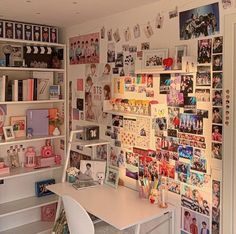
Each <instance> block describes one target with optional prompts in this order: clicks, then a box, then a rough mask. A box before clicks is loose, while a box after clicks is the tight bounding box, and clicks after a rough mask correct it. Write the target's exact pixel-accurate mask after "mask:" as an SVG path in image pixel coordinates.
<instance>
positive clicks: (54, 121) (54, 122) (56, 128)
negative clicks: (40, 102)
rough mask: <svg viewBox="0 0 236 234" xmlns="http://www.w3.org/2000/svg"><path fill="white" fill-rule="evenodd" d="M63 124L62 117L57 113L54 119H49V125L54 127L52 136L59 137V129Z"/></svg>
mask: <svg viewBox="0 0 236 234" xmlns="http://www.w3.org/2000/svg"><path fill="white" fill-rule="evenodd" d="M63 123H64V117H63V115H61V114H60V113H59V112H57V114H56V116H55V117H53V118H49V125H51V126H54V130H53V132H52V134H53V135H54V136H59V135H60V134H61V132H60V128H59V127H60V126H61V125H62V124H63Z"/></svg>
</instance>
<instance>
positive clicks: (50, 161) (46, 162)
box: [37, 156, 55, 167]
mask: <svg viewBox="0 0 236 234" xmlns="http://www.w3.org/2000/svg"><path fill="white" fill-rule="evenodd" d="M37 165H38V166H40V167H47V166H50V167H51V166H54V165H55V157H54V156H51V157H47V158H45V157H42V156H38V157H37Z"/></svg>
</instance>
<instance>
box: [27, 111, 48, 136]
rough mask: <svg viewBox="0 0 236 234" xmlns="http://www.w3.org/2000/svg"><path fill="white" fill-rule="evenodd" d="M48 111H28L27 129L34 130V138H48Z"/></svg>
mask: <svg viewBox="0 0 236 234" xmlns="http://www.w3.org/2000/svg"><path fill="white" fill-rule="evenodd" d="M48 115H49V113H48V109H32V110H31V109H29V110H27V111H26V120H27V129H29V128H31V129H32V132H33V133H32V135H33V136H48V135H49V134H48V129H49V120H48Z"/></svg>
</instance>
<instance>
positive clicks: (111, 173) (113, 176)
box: [105, 166, 119, 188]
mask: <svg viewBox="0 0 236 234" xmlns="http://www.w3.org/2000/svg"><path fill="white" fill-rule="evenodd" d="M118 182H119V168H118V167H114V166H108V167H107V172H106V178H105V184H107V185H109V186H111V187H113V188H117V187H118Z"/></svg>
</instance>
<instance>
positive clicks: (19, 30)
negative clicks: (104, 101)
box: [15, 23, 23, 40]
mask: <svg viewBox="0 0 236 234" xmlns="http://www.w3.org/2000/svg"><path fill="white" fill-rule="evenodd" d="M15 39H18V40H22V39H23V24H21V23H15Z"/></svg>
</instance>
